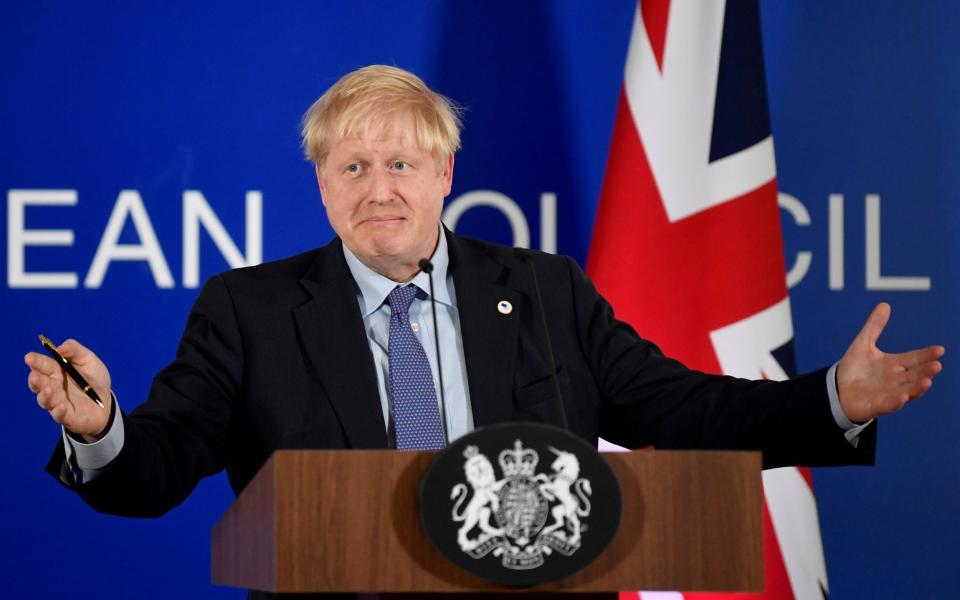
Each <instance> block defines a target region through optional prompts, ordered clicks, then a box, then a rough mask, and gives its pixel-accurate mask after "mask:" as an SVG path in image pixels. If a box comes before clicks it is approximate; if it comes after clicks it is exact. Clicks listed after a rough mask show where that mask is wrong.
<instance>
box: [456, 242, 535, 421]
mask: <svg viewBox="0 0 960 600" xmlns="http://www.w3.org/2000/svg"><path fill="white" fill-rule="evenodd" d="M447 241H448V243H449V248H450V268H451V270H452V272H453V282H454V285H455V286H456V290H457V307H458V312H459V315H460V335H461V337H462V339H463V353H464V359H465V361H466V368H467V382H468V385H469V387H470V403H471V405H472V408H473V422H474V425H475V426H476V427H482V426H484V425H491V424H494V423H501V422H505V421H509V420H510V418H511V416H512V415H513V370H514V365H515V362H516V351H517V336H518V335H519V323H520V321H519V319H520V305H521V302H520V300H521V295H520V293H519V292H517V291H516V290H513V289H511V288H509V287H506V285H504V283H503V282H504V281H505V280H506V275H507V274H508V270H507V268H506V267H504V266H503V265H502V264H500V263H498V262H496V261H495V260H493V259H492V258H491V257H490V256H488V255H487V254H486V253H484V252H482V251H481V250H480V249H478V248H476V247H474V246H472V245H470V244H467V243H462V242H459V241H458V239H457V237H456V236H455V235H453V234H450V233H449V232H447ZM504 300H505V301H507V302H509V303H510V304H511V305H512V310H511V311H510V312H509V313H508V314H503V313H502V312H500V310H498V308H497V307H498V304H499V303H500V302H501V301H504Z"/></svg>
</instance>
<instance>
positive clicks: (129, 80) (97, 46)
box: [0, 0, 960, 598]
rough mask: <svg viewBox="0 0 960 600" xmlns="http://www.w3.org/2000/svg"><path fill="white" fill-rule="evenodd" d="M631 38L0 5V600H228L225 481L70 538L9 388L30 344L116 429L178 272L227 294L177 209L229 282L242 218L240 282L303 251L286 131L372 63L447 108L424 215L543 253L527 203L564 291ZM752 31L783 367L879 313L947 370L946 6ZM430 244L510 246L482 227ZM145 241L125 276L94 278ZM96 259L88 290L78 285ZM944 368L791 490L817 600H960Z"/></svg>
mask: <svg viewBox="0 0 960 600" xmlns="http://www.w3.org/2000/svg"><path fill="white" fill-rule="evenodd" d="M633 12H634V3H633V2H631V1H630V0H615V1H614V0H609V1H605V2H603V3H592V2H591V3H587V2H578V1H573V0H571V1H564V2H546V1H528V2H510V1H487V2H482V3H481V2H448V3H444V2H424V1H417V2H412V1H411V2H368V3H362V4H360V3H333V2H329V3H319V2H300V3H293V2H272V3H266V2H240V3H237V2H221V1H216V2H214V1H211V2H204V3H194V2H166V3H162V8H161V6H160V5H159V4H149V5H148V4H140V3H130V2H101V3H97V4H96V5H95V6H94V5H88V4H87V3H71V2H30V3H16V4H15V5H10V6H6V7H5V10H4V13H5V15H4V18H3V19H2V20H0V90H2V93H0V126H2V135H0V157H2V161H0V190H2V198H3V199H4V201H5V203H6V207H7V209H6V211H3V214H2V215H0V219H3V222H2V227H0V231H2V234H0V235H2V236H3V239H4V240H5V243H4V244H3V245H2V247H3V248H4V251H5V256H6V260H3V261H0V270H2V281H3V282H4V284H3V287H2V289H0V301H2V306H3V311H2V316H0V318H2V331H3V342H2V344H0V373H2V380H3V382H4V385H5V389H6V390H7V397H6V403H5V404H6V407H7V408H6V410H7V411H8V413H6V415H5V419H4V422H5V424H6V427H5V435H4V438H5V443H4V449H5V450H4V451H3V452H2V453H0V468H2V469H3V471H4V473H5V474H6V476H5V477H4V480H5V482H6V483H5V484H4V488H3V489H4V491H3V494H0V511H2V512H0V514H2V515H3V516H2V517H0V531H3V539H4V548H5V556H4V559H3V561H2V562H0V565H2V566H0V572H2V573H3V578H2V580H3V585H4V588H5V589H4V595H7V596H11V597H63V596H64V594H69V593H71V592H73V593H77V594H79V596H78V597H87V596H92V595H93V594H94V593H96V594H98V595H102V596H103V597H107V598H123V597H139V598H144V597H158V598H159V597H165V596H169V595H175V596H177V597H223V598H227V597H233V598H236V597H240V596H241V594H240V593H239V592H237V591H235V590H230V589H226V588H214V587H213V586H211V585H210V584H209V583H208V581H209V531H210V528H211V526H212V525H213V523H214V522H215V521H216V520H217V519H218V518H219V516H220V515H221V514H222V512H223V511H224V510H225V509H226V507H227V506H228V505H229V503H230V502H231V500H232V495H231V493H230V491H229V489H228V487H227V484H226V479H225V478H224V477H223V476H218V477H215V478H212V479H210V480H208V481H205V482H204V483H202V484H201V485H200V486H199V488H198V489H197V490H196V491H195V492H194V494H193V495H192V496H191V498H190V499H189V500H188V501H187V502H186V503H185V504H184V505H183V506H181V507H179V508H177V509H175V510H174V511H172V512H171V513H170V514H168V515H167V516H165V517H163V518H161V519H158V520H150V521H140V520H131V519H122V518H116V517H106V516H101V515H97V514H95V513H93V512H92V511H91V510H90V509H88V508H87V507H86V506H85V505H83V504H82V503H81V502H80V501H79V500H78V499H77V498H76V497H74V496H73V495H72V494H70V493H69V492H67V491H66V490H64V489H62V488H60V487H59V486H58V485H57V484H56V483H55V482H54V481H53V480H52V479H51V478H50V477H49V476H47V475H46V474H45V473H43V472H42V470H41V467H42V465H43V464H44V463H45V461H46V459H47V457H48V456H49V453H50V451H51V448H52V446H53V443H54V442H55V441H56V437H57V435H58V427H56V426H55V425H54V424H53V423H52V422H50V420H49V419H48V417H47V416H46V415H45V414H44V413H43V412H42V411H40V410H39V409H38V408H37V407H36V405H35V402H34V398H33V395H32V394H30V392H29V391H28V390H27V388H26V384H25V379H26V374H27V370H26V368H25V367H24V366H23V364H22V357H23V354H24V353H25V352H27V351H28V350H34V349H37V348H38V346H37V342H36V334H37V333H39V332H43V333H45V334H47V335H48V336H51V337H53V338H55V339H57V340H61V339H63V338H66V337H68V336H72V337H76V338H78V339H80V340H82V341H84V342H86V343H87V344H88V345H90V346H91V347H93V348H94V349H96V350H97V351H98V352H99V354H100V355H101V356H102V357H103V359H104V361H105V362H106V363H107V364H108V365H109V367H110V368H111V371H112V374H113V378H114V387H115V390H116V392H117V394H118V396H119V398H120V402H121V404H122V405H123V406H124V407H126V408H127V409H129V408H132V407H133V406H135V405H136V404H138V403H140V402H141V401H142V399H143V398H144V397H145V394H146V391H147V388H148V386H149V382H150V378H151V376H152V374H153V373H154V372H155V371H156V370H158V369H159V367H161V366H162V365H163V364H165V363H166V362H167V361H168V360H170V358H171V357H172V355H173V352H174V349H175V347H176V342H177V339H178V337H179V333H180V329H181V327H182V324H183V321H184V318H185V315H186V313H187V311H188V309H189V306H190V304H191V302H192V299H193V298H194V296H195V293H196V289H195V287H194V286H193V284H191V283H190V278H189V277H188V273H189V272H190V270H191V269H192V268H193V266H194V265H196V268H198V269H199V278H200V281H201V282H202V281H203V280H204V279H205V278H206V277H208V276H210V275H212V274H214V273H216V272H218V271H221V270H224V269H226V268H228V267H229V265H228V262H227V260H226V259H225V258H224V256H223V253H222V252H221V250H220V249H219V247H218V246H217V244H215V243H214V242H213V241H212V238H211V236H210V235H209V234H208V233H206V229H205V228H203V227H201V228H200V231H201V233H200V235H199V242H198V248H199V260H198V261H195V260H194V259H193V257H192V256H191V254H190V253H186V255H185V253H184V248H185V244H186V247H189V246H190V245H191V243H192V240H194V239H196V238H195V237H194V235H193V234H190V227H189V226H185V218H184V214H185V211H184V197H185V192H188V191H197V192H199V193H200V194H202V198H203V200H202V201H201V200H198V197H197V196H196V195H192V196H191V198H192V200H191V202H192V203H193V204H192V205H191V206H192V207H193V208H196V207H197V206H200V205H201V204H202V203H203V202H205V203H206V204H208V205H209V207H210V209H211V210H212V212H213V213H214V214H215V215H216V217H217V218H218V219H219V220H220V221H221V222H222V224H223V228H224V229H225V231H226V233H227V234H228V235H229V236H230V238H232V240H233V243H235V245H236V247H237V248H238V250H239V252H240V253H246V252H247V248H248V246H247V241H246V234H245V224H246V223H247V221H248V215H247V214H246V212H245V208H244V207H245V198H246V197H247V195H248V192H251V191H253V192H259V194H260V195H261V197H262V258H263V260H271V259H275V258H280V257H283V256H286V255H289V254H293V253H296V252H299V251H302V250H305V249H308V248H310V247H313V246H315V245H318V244H321V243H324V242H326V241H327V240H328V239H329V238H330V236H331V231H330V229H329V227H328V225H327V224H326V222H325V218H324V216H323V211H322V207H321V205H320V203H319V197H318V193H317V191H316V185H315V180H314V176H313V172H312V169H311V168H310V166H309V165H308V164H306V163H305V162H304V161H303V159H302V157H301V154H300V150H299V147H298V142H299V140H298V136H297V132H298V121H299V118H300V115H301V114H302V112H303V111H304V110H305V109H306V107H307V106H309V104H310V103H311V102H312V101H313V100H314V99H315V98H316V97H317V96H318V95H319V94H320V93H322V92H323V90H324V89H325V88H326V87H327V86H329V85H330V84H331V83H333V82H334V81H335V80H336V79H337V78H338V77H339V76H340V75H342V74H343V73H345V72H347V71H349V70H351V69H354V68H356V67H359V66H362V65H366V64H370V63H390V64H396V65H398V66H402V67H404V68H407V69H410V70H413V71H415V72H417V73H419V74H420V75H421V76H423V77H424V78H425V79H426V80H427V82H428V83H429V84H431V85H432V86H433V87H435V88H436V89H439V90H440V91H442V92H443V93H445V94H447V95H449V96H451V97H453V98H455V99H456V100H458V101H459V102H461V103H462V104H464V105H465V106H466V107H467V113H466V130H465V132H464V136H463V142H464V150H463V152H462V153H461V154H460V155H459V156H458V158H457V166H456V173H455V175H456V176H455V179H454V191H453V194H452V196H451V200H453V201H455V199H456V198H459V197H462V196H463V194H466V193H468V192H472V191H476V190H490V191H494V192H498V193H499V194H502V195H504V196H506V197H508V198H509V199H510V200H512V202H514V203H516V204H517V205H518V206H519V207H520V208H521V209H522V211H523V214H524V218H525V221H526V223H527V224H528V227H529V230H530V238H531V244H532V245H533V246H534V247H541V246H542V245H544V242H545V243H546V245H547V246H549V245H550V241H549V240H550V237H551V235H550V231H552V230H553V227H552V226H549V219H548V220H547V221H548V226H547V228H546V229H547V235H546V236H544V235H543V234H544V232H543V229H544V228H543V227H542V226H541V210H540V206H541V204H540V202H541V196H542V195H543V194H555V197H556V203H557V215H558V216H557V221H556V244H557V247H558V250H559V252H562V253H565V254H570V255H572V256H574V257H575V258H576V259H577V260H578V261H580V262H581V263H583V262H584V259H585V257H586V253H587V249H588V245H589V239H590V234H591V229H592V223H593V216H594V213H595V210H596V204H597V200H598V193H599V189H600V184H601V182H602V178H603V173H604V167H605V163H606V155H607V147H608V144H609V138H610V132H611V128H612V124H613V116H614V110H615V107H616V102H617V97H618V94H619V91H620V86H621V80H622V70H623V65H624V60H625V56H626V48H627V40H628V37H629V34H630V27H631V23H632V19H633ZM761 12H762V21H763V28H764V43H765V46H766V48H765V50H766V61H767V76H768V83H769V98H770V110H771V118H772V125H773V131H774V139H775V143H776V152H777V163H778V172H779V182H780V189H781V191H782V192H783V193H785V194H789V195H790V196H791V197H792V198H793V199H795V200H796V201H798V202H799V204H797V202H793V203H791V206H792V207H793V212H787V211H784V212H783V217H784V219H783V223H784V234H785V239H786V255H787V256H786V258H787V264H788V265H792V264H794V263H795V261H797V260H798V255H801V256H802V257H806V258H802V257H801V258H800V260H801V261H806V260H809V261H810V264H809V269H808V270H807V271H806V274H805V275H804V276H803V277H802V279H800V281H799V282H798V283H797V284H796V285H795V286H794V287H793V289H792V305H793V314H794V324H795V330H796V350H797V359H798V363H799V364H798V367H799V368H800V370H810V369H814V368H816V367H819V366H822V365H824V364H827V363H829V362H832V361H834V360H836V359H837V358H839V356H840V355H841V354H842V352H843V351H844V349H845V348H846V345H847V344H848V343H849V341H850V339H852V337H853V336H854V335H855V333H856V331H857V330H858V328H859V327H860V324H861V322H862V320H863V319H864V318H865V317H866V315H867V313H868V312H869V310H870V308H871V307H872V306H873V305H874V304H875V303H876V302H878V301H880V300H887V301H890V302H891V303H892V304H893V308H894V310H893V318H892V321H891V324H890V326H889V327H888V330H887V332H886V333H885V335H884V336H883V337H882V338H881V343H882V346H883V347H885V348H889V349H891V350H903V349H907V348H910V347H913V346H915V345H920V344H926V343H932V342H939V343H944V344H945V345H947V347H948V350H949V349H950V348H951V346H953V343H954V341H956V340H958V339H960V335H958V333H960V332H958V325H957V320H956V319H954V318H952V317H953V314H954V310H952V309H953V305H954V302H953V298H955V297H956V296H957V292H958V290H957V285H958V284H957V282H956V276H957V274H958V273H957V267H956V264H955V263H954V262H953V259H951V257H952V256H954V252H956V248H957V242H956V241H955V238H953V237H952V236H953V235H955V234H951V233H950V232H951V231H956V230H957V226H958V225H960V219H958V214H960V209H958V208H957V206H956V204H954V203H953V202H952V201H951V199H952V198H953V196H954V190H955V189H957V188H958V185H960V182H958V181H957V179H958V174H957V170H956V169H953V168H951V167H953V165H955V164H956V163H957V161H958V159H960V151H958V150H957V148H956V147H955V145H954V144H953V143H951V142H952V141H953V140H956V139H958V136H957V134H958V127H960V116H958V114H957V111H956V107H957V106H958V105H960V103H958V100H960V98H958V91H960V90H958V88H960V72H958V71H957V70H956V69H955V68H953V66H954V65H953V63H954V62H955V60H956V59H955V58H954V57H956V56H957V55H958V52H960V42H958V41H957V38H956V36H955V35H954V32H955V31H957V30H958V27H960V7H957V6H956V5H955V4H952V3H949V2H933V1H928V2H923V3H901V2H896V1H892V0H887V1H883V2H873V3H869V4H866V3H860V2H852V1H840V2H837V1H833V2H802V3H801V2H793V3H784V2H774V1H773V0H765V1H763V2H761ZM44 190H46V191H44ZM125 190H127V191H125ZM255 195H256V194H254V196H255ZM831 197H832V198H833V199H832V200H831ZM868 197H869V199H868ZM786 201H787V202H788V203H789V202H790V199H789V198H788V199H786ZM831 206H832V207H833V209H832V210H831ZM140 209H142V210H140ZM871 211H873V212H871ZM111 215H113V217H114V219H120V221H118V223H119V224H121V225H122V228H121V230H120V231H119V233H118V234H117V235H118V236H119V237H117V236H112V235H111V234H112V233H113V232H112V231H111V230H110V228H109V227H108V223H109V221H110V220H111ZM188 216H189V215H188ZM251 218H252V217H251ZM189 221H190V219H189V218H188V219H187V222H189ZM841 221H842V222H841ZM254 222H255V219H254ZM831 223H832V225H831ZM831 227H832V230H833V235H832V236H831V233H830V232H831ZM38 230H41V231H47V232H48V233H47V234H43V233H38ZM457 230H458V231H460V232H465V233H468V234H472V235H478V236H481V237H484V238H487V239H491V240H494V241H500V242H506V243H509V242H511V241H513V239H514V237H513V235H514V232H513V231H512V230H511V227H510V225H509V222H508V220H507V218H506V217H505V215H504V214H503V213H502V212H501V211H498V210H496V209H493V208H489V207H480V208H474V209H471V210H469V211H467V212H466V213H465V214H464V215H463V217H462V218H461V219H460V221H459V223H458V225H457ZM51 231H54V232H53V233H49V232H51ZM57 231H59V233H57ZM150 231H153V232H155V235H156V243H155V244H154V245H153V251H152V253H151V254H150V255H149V256H150V260H144V259H143V257H141V258H140V259H139V260H112V261H108V262H106V263H104V262H103V261H104V260H105V259H106V258H109V256H110V253H111V251H112V252H113V253H114V255H118V254H122V253H123V252H125V250H124V249H123V245H124V244H141V243H142V242H143V241H144V240H145V239H148V238H149V233H150ZM71 232H72V233H71ZM257 234H259V232H257ZM542 238H545V240H544V239H542ZM111 242H112V243H111ZM101 244H102V246H101ZM98 247H100V248H101V250H100V254H101V256H100V259H101V260H100V261H99V262H101V264H102V265H105V266H106V267H107V268H106V270H105V271H103V270H102V269H98V268H93V267H96V265H95V262H97V261H95V258H97V256H98ZM118 248H119V250H118ZM111 249H112V250H111ZM126 251H129V250H126ZM801 253H807V254H801ZM185 256H186V264H185ZM868 256H874V257H875V258H876V259H878V261H879V262H878V261H877V260H872V261H868V260H867V257H868ZM831 265H832V267H831ZM98 271H99V273H98ZM798 272H799V271H798ZM167 273H169V277H168V276H167ZM44 274H46V275H44ZM51 274H53V275H51ZM903 278H906V279H903ZM904 287H907V288H912V289H903V288H904ZM949 363H950V355H949V354H948V356H947V364H946V367H947V371H946V373H945V374H944V375H942V376H941V377H940V378H939V380H938V382H937V384H936V386H935V389H934V391H933V392H932V393H931V394H929V395H928V397H926V398H925V399H924V400H923V401H922V402H921V403H919V404H918V405H916V406H910V407H908V408H907V409H906V410H905V411H903V413H901V414H899V415H897V416H894V417H890V418H885V419H883V422H882V423H881V433H880V442H879V448H878V452H877V459H878V465H877V467H875V468H872V469H863V468H842V469H831V470H817V471H815V473H814V479H815V484H816V491H817V497H818V500H819V506H820V516H821V523H822V528H823V538H824V546H825V551H826V557H827V566H828V573H829V576H830V584H831V592H832V594H831V595H832V596H834V597H837V598H840V597H873V598H904V597H909V598H934V597H943V596H947V595H952V594H953V591H954V588H955V587H956V584H957V583H958V580H960V576H958V575H957V571H956V569H955V564H956V562H957V558H958V552H957V550H956V549H955V548H954V542H955V541H956V540H957V539H958V537H960V536H958V534H960V526H958V525H957V522H956V520H955V519H953V513H954V510H953V507H954V504H955V498H956V497H957V493H958V491H960V479H958V475H957V467H956V465H957V464H958V461H957V459H958V450H957V448H956V446H955V444H954V443H953V438H954V434H955V429H956V422H957V416H958V410H960V409H958V407H957V404H956V403H955V402H954V401H953V398H954V397H955V396H956V395H957V391H958V384H957V380H956V377H955V375H954V374H953V372H952V370H951V367H950V364H949Z"/></svg>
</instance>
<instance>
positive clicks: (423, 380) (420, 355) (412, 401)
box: [387, 285, 444, 450]
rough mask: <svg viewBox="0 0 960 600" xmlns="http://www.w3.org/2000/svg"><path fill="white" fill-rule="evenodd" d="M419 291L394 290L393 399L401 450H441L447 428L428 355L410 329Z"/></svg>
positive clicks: (410, 288) (389, 351) (409, 288)
mask: <svg viewBox="0 0 960 600" xmlns="http://www.w3.org/2000/svg"><path fill="white" fill-rule="evenodd" d="M416 295H417V287H416V286H414V285H408V286H405V287H400V286H397V287H395V288H393V291H392V292H390V296H389V297H388V302H389V303H390V339H389V340H388V342H387V354H388V355H389V356H390V397H391V399H392V400H393V423H394V429H395V431H396V437H397V449H398V450H440V449H441V448H443V446H444V441H443V425H442V423H441V422H440V409H439V407H438V406H437V391H436V389H435V388H434V387H433V375H432V373H431V371H430V363H429V362H427V355H426V353H425V352H424V351H423V346H422V345H420V340H419V339H417V336H416V335H415V334H414V333H413V330H412V329H411V327H410V303H411V302H413V298H414V296H416Z"/></svg>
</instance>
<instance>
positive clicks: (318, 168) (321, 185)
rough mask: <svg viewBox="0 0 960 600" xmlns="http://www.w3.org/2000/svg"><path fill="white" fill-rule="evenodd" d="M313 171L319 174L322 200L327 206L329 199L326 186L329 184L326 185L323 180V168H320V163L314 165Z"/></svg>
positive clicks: (318, 179) (318, 183)
mask: <svg viewBox="0 0 960 600" xmlns="http://www.w3.org/2000/svg"><path fill="white" fill-rule="evenodd" d="M313 172H314V173H316V175H317V187H319V188H320V201H321V202H323V205H324V206H326V205H327V200H326V196H327V194H326V190H325V188H326V187H327V186H326V184H325V183H324V181H323V171H322V169H321V168H320V165H316V166H315V167H314V169H313Z"/></svg>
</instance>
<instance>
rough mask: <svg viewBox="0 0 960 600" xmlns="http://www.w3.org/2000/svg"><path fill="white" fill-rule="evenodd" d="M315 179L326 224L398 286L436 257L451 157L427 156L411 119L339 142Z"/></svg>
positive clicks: (395, 120)
mask: <svg viewBox="0 0 960 600" xmlns="http://www.w3.org/2000/svg"><path fill="white" fill-rule="evenodd" d="M317 181H318V183H319V184H320V195H321V196H322V198H323V205H324V207H326V209H327V219H329V221H330V225H331V226H332V227H333V229H334V231H336V232H337V235H339V236H340V239H342V240H343V243H344V244H346V245H347V248H349V249H350V250H351V251H352V252H353V253H354V254H356V255H357V257H358V258H359V259H360V260H361V261H362V262H363V263H364V264H366V265H367V266H368V267H370V268H372V269H373V270H375V271H377V272H379V273H381V274H382V275H385V276H387V277H390V278H391V279H395V280H398V281H399V280H404V279H406V278H408V277H409V276H411V275H412V274H413V273H415V272H416V270H417V262H418V261H419V260H420V259H421V258H429V257H430V256H432V255H433V251H434V249H435V248H436V244H437V236H438V234H439V222H440V213H441V211H442V209H443V199H444V198H445V197H446V196H447V195H448V194H449V193H450V186H451V183H452V181H453V156H450V158H449V160H448V161H446V162H445V163H439V162H438V161H437V160H436V159H435V158H434V157H433V155H432V154H430V153H427V152H424V151H422V150H421V149H420V147H419V145H418V144H417V137H416V129H415V125H414V121H413V117H412V116H411V115H409V114H398V115H397V116H396V117H394V118H392V119H391V120H389V121H387V123H386V126H385V127H383V128H382V129H381V130H380V131H372V132H370V133H367V134H363V135H360V136H355V137H348V138H344V139H342V140H339V141H336V142H333V143H332V145H331V147H330V151H329V152H328V154H327V159H326V161H325V162H324V165H323V168H322V169H320V168H318V169H317Z"/></svg>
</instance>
